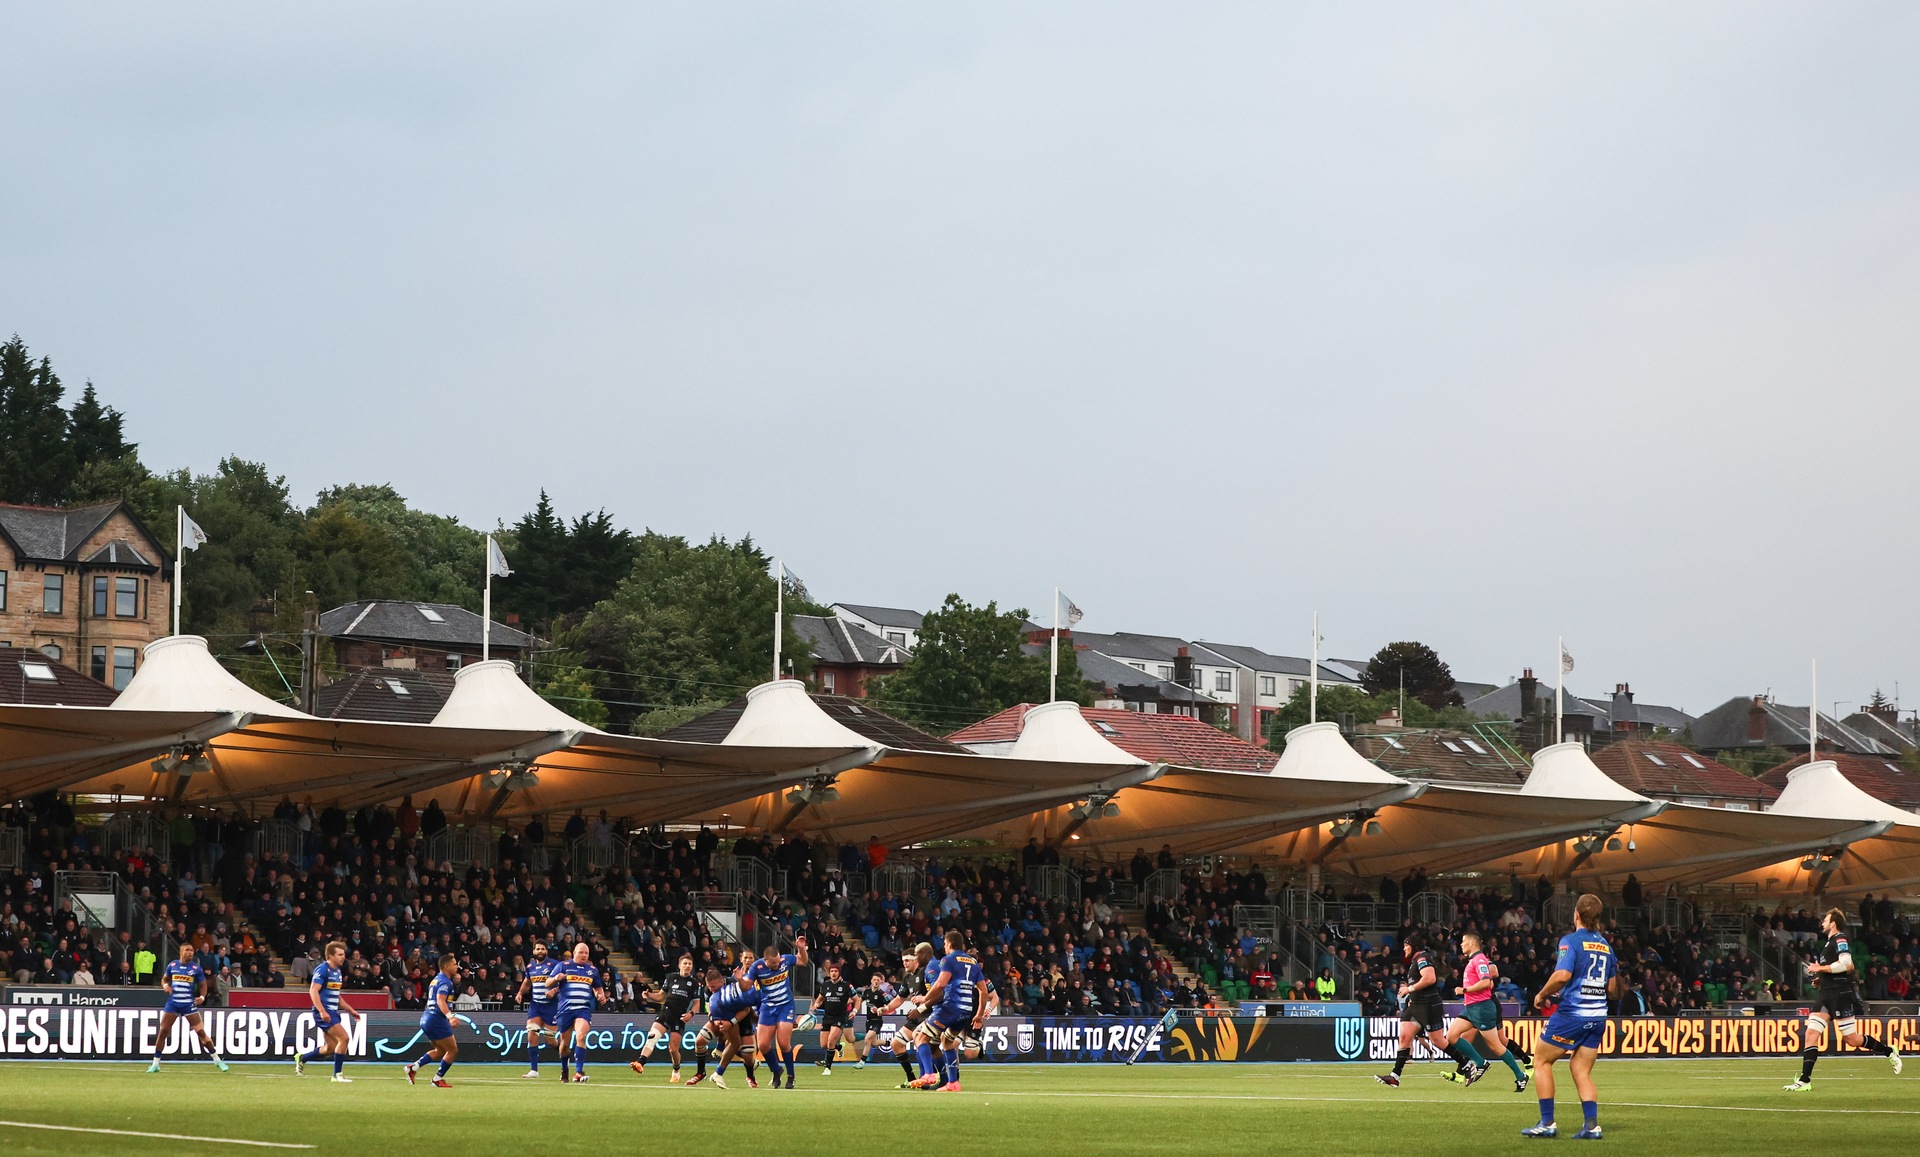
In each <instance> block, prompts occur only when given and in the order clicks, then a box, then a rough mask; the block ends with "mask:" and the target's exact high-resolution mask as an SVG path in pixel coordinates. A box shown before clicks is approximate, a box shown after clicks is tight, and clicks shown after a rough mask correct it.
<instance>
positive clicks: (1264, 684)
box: [1260, 675, 1279, 695]
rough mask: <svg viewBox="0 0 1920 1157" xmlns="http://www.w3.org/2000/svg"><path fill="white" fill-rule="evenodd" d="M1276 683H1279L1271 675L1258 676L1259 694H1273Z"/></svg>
mask: <svg viewBox="0 0 1920 1157" xmlns="http://www.w3.org/2000/svg"><path fill="white" fill-rule="evenodd" d="M1278 682H1279V681H1278V680H1277V679H1275V678H1274V677H1273V676H1272V675H1262V676H1260V694H1262V695H1272V694H1274V693H1275V691H1274V686H1275V684H1276V683H1278Z"/></svg>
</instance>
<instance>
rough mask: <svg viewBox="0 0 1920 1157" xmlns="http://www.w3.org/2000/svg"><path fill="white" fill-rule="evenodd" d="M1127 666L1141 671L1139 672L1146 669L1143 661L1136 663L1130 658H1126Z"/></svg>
mask: <svg viewBox="0 0 1920 1157" xmlns="http://www.w3.org/2000/svg"><path fill="white" fill-rule="evenodd" d="M1127 666H1129V667H1132V668H1133V669H1134V670H1136V671H1141V672H1144V671H1145V670H1146V669H1147V665H1146V664H1145V663H1136V662H1134V661H1133V660H1132V659H1128V660H1127Z"/></svg>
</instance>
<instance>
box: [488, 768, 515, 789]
mask: <svg viewBox="0 0 1920 1157" xmlns="http://www.w3.org/2000/svg"><path fill="white" fill-rule="evenodd" d="M512 774H513V773H512V772H509V771H508V770H507V769H506V768H504V767H496V768H494V769H493V770H492V771H489V772H488V773H487V776H486V779H485V781H484V782H485V783H486V785H487V790H488V791H499V790H500V789H501V788H503V787H505V786H507V780H508V779H509V778H511V777H512Z"/></svg>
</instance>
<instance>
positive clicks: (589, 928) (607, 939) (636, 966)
mask: <svg viewBox="0 0 1920 1157" xmlns="http://www.w3.org/2000/svg"><path fill="white" fill-rule="evenodd" d="M574 919H575V920H577V921H579V924H580V929H581V931H583V932H585V933H586V934H587V935H588V936H590V937H592V938H593V941H594V942H595V943H596V944H604V945H606V946H607V963H609V964H611V965H613V967H614V970H615V971H617V972H619V973H620V975H622V976H624V977H626V978H627V979H628V980H631V981H633V982H634V987H635V988H639V987H640V977H641V975H642V973H641V971H640V962H639V961H638V960H635V959H634V958H633V954H632V953H630V952H628V951H627V950H626V949H624V948H622V949H618V950H616V949H615V948H614V947H613V938H612V937H611V936H608V935H607V934H606V933H605V932H604V931H602V930H601V928H600V925H599V924H598V923H597V922H595V920H594V918H593V917H591V916H589V915H587V914H586V912H585V911H584V910H580V909H576V910H575V911H574ZM647 979H649V980H658V979H659V977H648V978H647Z"/></svg>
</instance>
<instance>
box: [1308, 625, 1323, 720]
mask: <svg viewBox="0 0 1920 1157" xmlns="http://www.w3.org/2000/svg"><path fill="white" fill-rule="evenodd" d="M1319 721H1320V612H1319V611H1315V612H1313V661H1312V662H1311V663H1309V664H1308V665H1307V722H1308V723H1318V722H1319Z"/></svg>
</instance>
